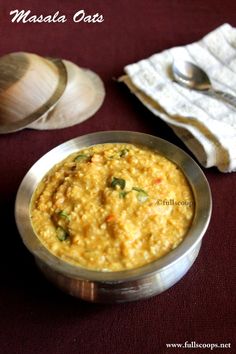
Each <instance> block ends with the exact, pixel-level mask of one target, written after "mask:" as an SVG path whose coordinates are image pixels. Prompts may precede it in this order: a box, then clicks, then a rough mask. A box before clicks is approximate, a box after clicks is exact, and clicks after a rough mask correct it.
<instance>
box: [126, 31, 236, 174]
mask: <svg viewBox="0 0 236 354" xmlns="http://www.w3.org/2000/svg"><path fill="white" fill-rule="evenodd" d="M178 59H182V60H187V61H190V62H193V63H195V64H196V65H198V66H200V67H201V68H202V69H204V70H205V71H206V72H207V73H208V75H209V77H210V79H211V82H212V85H213V87H214V88H215V89H217V90H222V91H225V92H228V93H231V94H233V95H235V96H236V29H235V28H233V27H231V26H230V25H229V24H224V25H222V26H220V27H218V28H217V29H215V30H214V31H212V32H210V33H209V34H207V35H206V36H205V37H203V38H202V39H201V40H200V41H198V42H195V43H192V44H189V45H186V46H183V47H175V48H171V49H169V50H165V51H163V52H161V53H158V54H154V55H152V56H151V57H150V58H147V59H144V60H141V61H139V62H137V63H135V64H130V65H128V66H126V67H125V69H124V70H125V72H126V75H124V76H122V77H121V78H120V81H123V82H124V83H125V84H126V85H127V86H128V87H129V88H130V90H131V92H133V93H134V94H135V95H136V96H137V97H138V98H139V100H140V101H141V102H142V103H143V104H144V105H145V106H146V107H147V108H148V109H150V110H151V111H152V112H153V113H154V114H155V115H156V116H158V117H160V118H162V119H163V120H164V121H165V122H166V123H167V124H169V125H170V127H171V128H172V129H173V130H174V132H175V133H176V134H177V135H178V136H179V137H180V139H182V140H183V142H184V143H185V144H186V145H187V146H188V148H189V149H190V150H191V151H192V152H193V154H194V155H195V156H196V157H197V159H198V160H199V162H200V163H201V164H202V165H203V166H204V167H212V166H217V168H218V169H219V170H220V171H222V172H233V171H236V108H234V107H232V106H230V105H228V104H226V103H224V102H222V101H219V100H217V99H215V98H212V97H210V96H207V95H204V94H203V93H201V92H198V91H193V90H189V89H187V88H184V87H182V86H180V85H178V84H177V83H175V82H173V80H172V77H171V74H170V72H171V71H170V68H171V64H172V63H173V61H174V60H178Z"/></svg>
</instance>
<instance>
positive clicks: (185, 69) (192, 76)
mask: <svg viewBox="0 0 236 354" xmlns="http://www.w3.org/2000/svg"><path fill="white" fill-rule="evenodd" d="M172 73H173V76H174V79H175V80H176V81H177V82H178V83H179V84H181V85H182V86H185V87H188V88H191V89H195V90H200V91H204V90H209V89H210V88H211V81H210V79H209V77H208V75H207V74H206V73H205V71H203V70H202V69H201V68H199V67H198V66H197V65H195V64H193V63H190V62H189V61H175V62H174V63H173V66H172Z"/></svg>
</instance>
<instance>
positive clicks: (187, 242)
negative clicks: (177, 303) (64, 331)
mask: <svg viewBox="0 0 236 354" xmlns="http://www.w3.org/2000/svg"><path fill="white" fill-rule="evenodd" d="M55 164H56V166H54V165H55ZM210 215H211V194H210V189H209V186H208V183H207V181H206V178H205V177H204V175H203V173H202V171H201V169H200V168H199V167H198V165H197V164H196V163H195V162H194V161H193V160H192V159H191V158H190V157H189V156H188V155H187V154H186V153H185V152H183V151H182V150H180V149H179V148H178V147H176V146H174V145H173V144H170V143H169V142H167V141H165V140H162V139H159V138H156V137H153V136H151V135H147V134H143V133H135V132H123V131H121V132H119V131H114V132H99V133H93V134H89V135H86V136H82V137H79V138H75V139H72V140H70V141H68V142H66V143H64V144H62V145H60V146H58V147H56V148H55V149H53V150H51V151H50V152H49V153H47V154H46V155H44V156H43V157H42V158H41V159H40V160H38V162H36V163H35V165H34V166H33V167H32V168H31V169H30V170H29V172H28V173H27V174H26V176H25V178H24V179H23V181H22V183H21V185H20V187H19V190H18V193H17V198H16V205H15V216H16V222H17V226H18V229H19V232H20V234H21V236H22V239H23V242H24V243H25V245H26V247H27V248H28V249H29V250H30V252H31V253H33V255H34V256H35V259H36V262H37V264H38V266H39V268H40V269H41V270H42V272H43V273H44V274H45V275H46V277H47V278H48V279H50V280H51V281H52V282H53V283H55V284H56V285H57V286H58V287H60V288H61V289H62V290H64V291H66V292H68V293H70V294H71V295H74V296H77V297H79V298H82V299H84V300H89V301H96V302H124V301H131V300H137V299H141V298H146V297H150V296H153V295H156V294H159V293H161V292H162V291H164V290H166V289H167V288H169V287H170V286H172V285H173V284H174V283H176V282H177V281H178V280H179V279H180V278H181V277H182V276H183V275H184V274H185V273H186V272H187V271H188V269H189V268H190V267H191V265H192V264H193V262H194V260H195V258H196V257H197V255H198V252H199V250H200V246H201V239H202V237H203V235H204V232H205V230H206V228H207V226H208V223H209V220H210ZM31 221H32V223H31ZM32 224H33V226H32Z"/></svg>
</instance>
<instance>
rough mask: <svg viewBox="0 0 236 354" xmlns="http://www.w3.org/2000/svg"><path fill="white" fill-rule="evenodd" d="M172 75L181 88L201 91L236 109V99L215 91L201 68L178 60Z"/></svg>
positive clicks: (174, 64)
mask: <svg viewBox="0 0 236 354" xmlns="http://www.w3.org/2000/svg"><path fill="white" fill-rule="evenodd" d="M172 75H173V78H174V79H175V81H176V82H177V83H178V84H180V85H181V86H184V87H186V88H189V89H192V90H197V91H201V92H203V93H205V94H207V95H208V96H211V97H213V98H217V99H220V100H221V101H224V102H225V103H228V104H230V105H231V106H233V107H234V108H236V97H235V96H233V95H231V94H230V93H228V92H223V91H218V90H215V89H214V88H213V87H212V83H211V80H210V78H209V76H208V75H207V73H206V72H205V71H204V70H202V69H201V68H200V67H199V66H197V65H195V64H193V63H190V62H189V61H184V60H177V61H174V63H173V64H172Z"/></svg>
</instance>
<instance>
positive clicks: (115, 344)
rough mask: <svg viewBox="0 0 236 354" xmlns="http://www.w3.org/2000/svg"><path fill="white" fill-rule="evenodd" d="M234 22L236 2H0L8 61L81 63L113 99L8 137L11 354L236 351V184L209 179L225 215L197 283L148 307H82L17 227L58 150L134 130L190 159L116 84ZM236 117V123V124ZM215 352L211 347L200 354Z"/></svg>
mask: <svg viewBox="0 0 236 354" xmlns="http://www.w3.org/2000/svg"><path fill="white" fill-rule="evenodd" d="M14 9H25V10H28V9H30V10H32V13H36V14H40V13H43V14H44V15H46V14H53V13H55V12H56V11H58V10H59V11H60V13H61V14H66V15H67V17H68V18H70V17H71V16H72V14H74V13H75V12H76V11H78V10H79V9H85V11H86V12H87V13H88V14H94V13H97V12H99V13H101V14H103V16H104V18H105V21H104V22H103V23H101V24H84V23H77V24H76V23H73V22H72V21H71V20H69V19H68V21H67V23H64V24H53V23H51V24H29V23H28V24H21V23H19V24H13V23H11V21H10V16H9V12H10V10H14ZM225 22H228V23H230V24H231V25H233V26H236V2H233V1H231V0H224V1H221V0H191V1H190V0H168V1H167V0H146V1H142V0H96V1H91V0H88V1H82V0H81V1H75V0H74V1H73V0H71V1H62V0H61V1H59V0H58V1H56V0H52V1H47V2H46V1H30V0H28V1H27V0H21V1H17V0H15V1H11V0H9V1H7V2H6V1H3V0H1V1H0V55H3V54H6V53H8V52H14V51H30V52H35V53H39V54H41V55H47V56H52V57H62V58H66V59H69V60H72V61H74V62H75V63H77V64H78V65H80V66H82V67H89V68H90V69H92V70H94V71H96V72H97V73H98V74H99V75H100V76H101V77H102V79H103V80H104V83H105V86H106V99H105V102H104V104H103V106H102V108H101V109H100V110H99V111H98V112H97V113H96V115H95V116H94V117H92V118H91V119H89V120H87V121H86V122H84V123H82V124H80V125H77V126H75V127H72V128H67V129H63V130H59V131H34V130H24V131H20V132H17V133H13V134H8V135H2V136H0V159H1V160H0V161H1V162H0V169H1V183H0V203H1V212H0V220H1V233H0V239H1V257H0V270H1V292H0V352H1V353H3V354H14V353H17V354H18V353H19V354H28V353H34V354H38V353H50V354H73V353H81V354H84V353H85V354H87V353H88V354H93V353H95V354H97V353H103V354H111V353H114V354H123V353H125V354H153V353H169V352H170V353H171V352H173V353H176V352H179V353H181V352H188V351H189V350H188V349H185V350H184V349H179V351H178V350H177V349H167V348H166V343H184V342H185V341H188V342H191V341H195V342H198V343H231V349H224V350H225V352H226V353H229V352H231V353H235V352H236V348H235V342H234V340H235V337H234V336H235V332H236V331H235V209H236V207H235V204H236V175H235V174H234V173H231V174H222V173H219V172H218V171H217V170H216V169H215V168H212V169H208V170H205V173H206V176H207V178H208V180H209V183H210V186H211V189H212V194H213V204H214V208H213V215H212V220H211V223H210V226H209V229H208V231H207V233H206V235H205V237H204V241H203V245H202V249H201V251H200V254H199V257H198V259H197V260H196V262H195V264H194V265H193V267H192V268H191V270H190V271H189V272H188V273H187V275H186V276H185V277H184V278H183V279H182V280H181V281H180V282H179V283H178V284H176V285H175V286H173V287H172V288H171V289H169V290H168V291H166V292H164V293H162V294H161V295H159V296H156V297H153V298H151V299H148V300H144V301H139V302H134V303H126V304H122V305H99V304H90V303H85V302H82V301H80V300H78V299H74V298H72V297H70V296H68V295H66V294H64V293H62V292H60V291H59V290H57V289H56V288H54V287H53V286H52V285H51V284H50V283H48V282H47V281H46V280H45V279H44V278H43V276H41V274H40V273H39V271H38V270H37V268H36V266H35V263H34V259H33V257H32V256H31V255H30V253H29V252H28V251H27V250H26V248H25V247H24V246H23V244H22V242H21V239H20V236H19V234H18V232H17V229H16V225H15V221H14V201H15V195H16V191H17V188H18V186H19V184H20V182H21V180H22V178H23V176H24V175H25V173H26V172H27V170H28V169H29V168H30V166H31V165H32V164H33V163H34V162H35V161H36V160H37V159H38V158H39V157H40V156H42V155H43V154H44V153H46V152H47V151H49V150H50V149H51V148H53V147H55V146H56V145H58V144H60V143H62V142H64V141H66V140H69V139H71V138H74V137H76V136H80V135H83V134H86V133H90V132H95V131H100V130H134V131H141V132H146V133H150V134H154V135H156V136H160V137H162V138H164V139H167V140H169V141H171V142H173V143H175V144H176V145H177V146H179V147H181V148H183V149H184V150H185V151H188V150H187V148H186V147H185V146H184V145H183V143H182V142H181V141H180V140H179V139H178V138H177V137H176V136H175V135H174V133H173V132H172V131H171V129H170V128H168V127H167V126H166V124H164V123H163V122H162V121H161V120H158V119H153V116H152V114H151V113H150V112H149V111H148V110H147V109H145V108H144V107H143V106H142V105H141V104H140V103H139V102H138V100H137V99H136V98H135V97H133V96H132V95H131V94H130V93H129V92H128V90H127V89H126V88H125V87H124V86H123V85H121V84H117V82H116V81H115V80H113V78H117V77H118V76H119V75H121V74H122V69H123V67H124V66H125V65H126V64H128V63H132V62H135V61H137V60H139V59H142V58H145V57H148V56H149V55H151V54H153V53H155V52H160V51H162V50H164V49H167V48H170V47H173V46H177V45H184V44H187V43H190V42H193V41H196V40H198V39H200V38H201V37H202V36H203V35H205V34H206V33H207V32H209V31H211V30H213V29H214V28H216V27H218V26H219V25H221V24H223V23H225ZM235 117H236V116H235ZM196 352H198V353H201V354H202V353H204V352H206V351H205V350H204V349H198V350H196Z"/></svg>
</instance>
